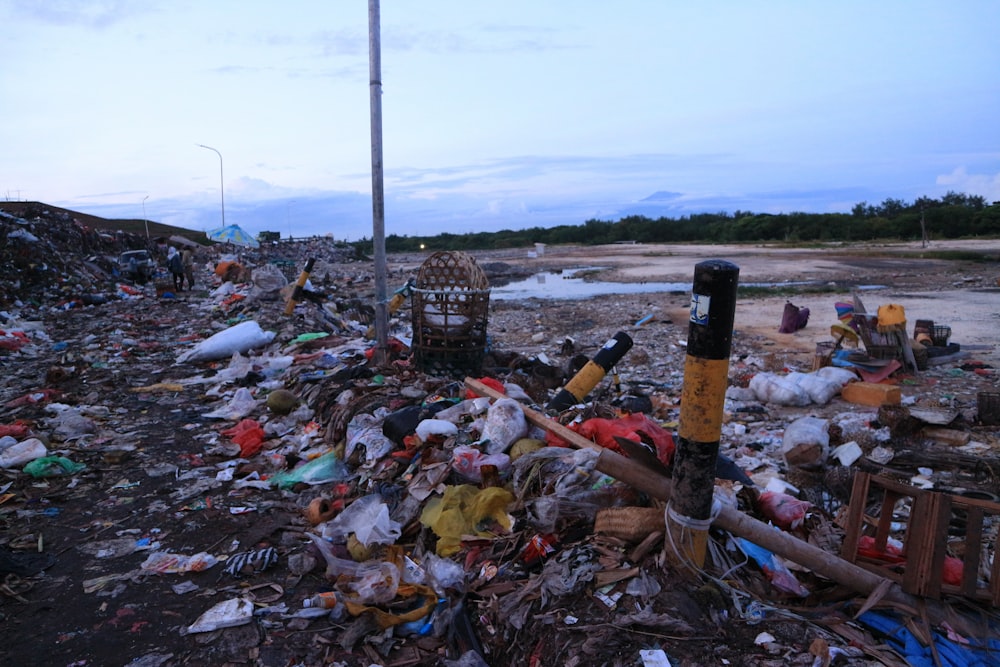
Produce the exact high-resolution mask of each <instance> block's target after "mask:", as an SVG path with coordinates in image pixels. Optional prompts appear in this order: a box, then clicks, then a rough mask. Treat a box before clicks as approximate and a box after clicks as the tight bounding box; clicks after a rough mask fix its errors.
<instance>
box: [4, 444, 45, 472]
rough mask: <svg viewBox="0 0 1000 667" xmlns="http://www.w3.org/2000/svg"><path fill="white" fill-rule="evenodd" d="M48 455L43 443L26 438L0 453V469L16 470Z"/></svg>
mask: <svg viewBox="0 0 1000 667" xmlns="http://www.w3.org/2000/svg"><path fill="white" fill-rule="evenodd" d="M48 453H49V450H48V449H46V448H45V443H44V442H42V441H41V440H39V439H38V438H28V439H27V440H22V441H21V442H19V443H17V444H16V445H11V446H10V447H7V448H5V449H4V450H3V451H2V452H0V468H17V467H20V466H23V465H24V464H26V463H31V462H32V461H34V460H35V459H40V458H42V457H43V456H46V455H47V454H48Z"/></svg>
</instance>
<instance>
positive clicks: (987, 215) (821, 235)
mask: <svg viewBox="0 0 1000 667" xmlns="http://www.w3.org/2000/svg"><path fill="white" fill-rule="evenodd" d="M984 236H986V237H992V236H1000V202H993V203H992V204H990V205H987V204H986V201H985V200H984V199H983V197H980V196H978V195H966V194H961V193H956V192H948V193H947V194H946V195H944V196H943V197H941V198H940V199H933V198H930V197H920V198H918V199H916V200H915V201H913V202H909V203H908V202H905V201H903V200H901V199H893V198H887V199H886V200H885V201H883V202H882V203H881V204H869V203H868V202H860V203H858V204H856V205H855V206H854V207H853V208H852V209H851V212H850V213H801V212H793V213H777V214H771V213H753V212H750V211H739V210H737V211H735V212H733V213H728V212H719V213H693V214H690V215H684V216H681V217H679V218H669V217H659V218H655V219H653V218H649V217H647V216H642V215H631V216H626V217H624V218H621V219H620V220H618V221H617V222H614V221H606V220H587V221H586V222H584V223H583V224H582V225H558V226H556V227H547V228H543V227H531V228H527V229H521V230H509V229H505V230H501V231H498V232H474V233H468V234H450V233H443V234H437V235H435V236H406V235H403V236H400V235H397V234H390V235H388V236H386V239H385V246H386V251H387V252H417V251H420V250H422V249H433V250H483V249H501V248H521V247H526V246H532V245H533V244H535V243H546V244H551V245H560V244H568V245H601V244H606V243H625V242H637V243H758V242H775V241H779V242H790V243H796V242H858V241H876V240H920V239H922V238H927V239H929V240H933V239H935V238H937V239H955V238H969V237H984ZM357 244H358V246H359V249H362V250H365V251H367V250H370V245H371V240H370V239H363V240H361V241H358V242H357Z"/></svg>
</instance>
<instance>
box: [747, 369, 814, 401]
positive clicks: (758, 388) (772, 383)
mask: <svg viewBox="0 0 1000 667" xmlns="http://www.w3.org/2000/svg"><path fill="white" fill-rule="evenodd" d="M749 388H750V390H751V391H753V393H754V395H755V396H756V397H757V400H758V401H760V402H761V403H774V404H777V405H793V406H797V407H800V408H801V407H805V406H807V405H809V404H811V403H812V397H810V396H809V394H808V392H806V390H805V389H803V388H802V387H800V386H799V385H797V384H795V382H793V381H791V380H789V379H787V378H786V377H783V376H780V375H775V374H774V373H757V374H756V375H754V376H753V377H752V378H750V385H749Z"/></svg>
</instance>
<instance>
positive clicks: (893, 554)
mask: <svg viewBox="0 0 1000 667" xmlns="http://www.w3.org/2000/svg"><path fill="white" fill-rule="evenodd" d="M858 555H860V556H864V557H865V558H869V559H871V560H880V561H882V562H885V563H905V562H906V557H904V556H903V553H902V551H901V550H900V549H899V547H897V546H896V545H895V544H892V543H891V542H889V543H887V544H886V545H885V551H879V550H878V549H876V548H875V538H874V537H871V536H870V535H862V536H861V539H860V540H858ZM964 566H965V563H964V562H963V561H962V559H961V558H955V557H954V556H945V557H944V563H942V564H941V581H943V582H944V583H946V584H950V585H952V586H961V585H962V568H963V567H964Z"/></svg>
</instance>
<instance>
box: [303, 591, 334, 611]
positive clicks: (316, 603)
mask: <svg viewBox="0 0 1000 667" xmlns="http://www.w3.org/2000/svg"><path fill="white" fill-rule="evenodd" d="M302 606H303V607H312V608H316V609H333V608H334V607H336V606H337V594H336V593H334V592H333V591H327V592H326V593H317V594H316V595H314V596H312V597H311V598H306V599H305V600H303V601H302Z"/></svg>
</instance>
